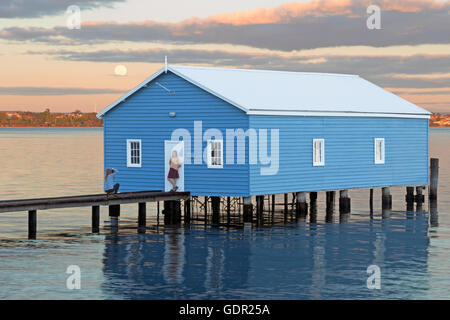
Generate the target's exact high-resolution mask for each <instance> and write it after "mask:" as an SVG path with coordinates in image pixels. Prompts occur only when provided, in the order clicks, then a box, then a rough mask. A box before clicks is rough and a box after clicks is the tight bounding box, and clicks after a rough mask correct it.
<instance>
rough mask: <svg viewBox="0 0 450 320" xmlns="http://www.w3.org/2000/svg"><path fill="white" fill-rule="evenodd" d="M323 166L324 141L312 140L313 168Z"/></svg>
mask: <svg viewBox="0 0 450 320" xmlns="http://www.w3.org/2000/svg"><path fill="white" fill-rule="evenodd" d="M324 165H325V140H324V139H313V166H324Z"/></svg>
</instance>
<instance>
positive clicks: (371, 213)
mask: <svg viewBox="0 0 450 320" xmlns="http://www.w3.org/2000/svg"><path fill="white" fill-rule="evenodd" d="M369 210H370V215H371V216H372V215H373V189H370V195H369Z"/></svg>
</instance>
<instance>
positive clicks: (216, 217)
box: [211, 197, 220, 226]
mask: <svg viewBox="0 0 450 320" xmlns="http://www.w3.org/2000/svg"><path fill="white" fill-rule="evenodd" d="M211 209H212V224H213V225H214V226H218V225H219V223H220V197H211Z"/></svg>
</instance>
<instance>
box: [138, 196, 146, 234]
mask: <svg viewBox="0 0 450 320" xmlns="http://www.w3.org/2000/svg"><path fill="white" fill-rule="evenodd" d="M146 227H147V204H146V203H145V202H139V204H138V233H145V231H146Z"/></svg>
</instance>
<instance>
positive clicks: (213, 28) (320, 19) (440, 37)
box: [0, 0, 450, 51]
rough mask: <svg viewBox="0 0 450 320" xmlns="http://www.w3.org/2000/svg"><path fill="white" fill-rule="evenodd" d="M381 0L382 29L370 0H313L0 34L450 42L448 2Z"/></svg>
mask: <svg viewBox="0 0 450 320" xmlns="http://www.w3.org/2000/svg"><path fill="white" fill-rule="evenodd" d="M378 3H379V5H380V7H381V10H382V12H381V27H382V29H381V30H369V29H368V28H367V27H366V19H367V14H366V7H367V5H368V4H369V1H356V0H354V1H349V0H346V1H337V0H315V1H311V2H307V3H303V2H300V3H288V4H285V5H282V6H279V7H276V8H272V9H256V10H250V11H245V12H238V13H231V14H224V15H218V16H213V17H209V18H205V19H200V18H193V19H188V20H185V21H182V22H178V23H161V22H155V21H143V22H134V23H122V24H119V23H115V22H86V23H83V24H82V26H81V29H80V30H69V29H67V28H65V27H55V28H48V29H46V28H18V27H12V28H5V29H3V30H0V39H5V40H13V41H24V40H27V41H34V42H47V43H51V44H92V43H103V42H110V41H131V42H152V43H155V42H165V43H176V44H193V43H195V44H235V45H246V46H252V47H255V48H267V49H272V50H273V49H276V50H283V51H292V50H301V49H311V48H321V47H332V46H354V45H371V46H377V47H380V46H391V45H417V44H429V43H435V44H442V43H449V38H448V30H450V19H448V16H449V10H450V3H448V2H442V1H436V0H412V1H398V0H397V1H395V0H394V1H391V0H389V1H388V0H380V1H378Z"/></svg>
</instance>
